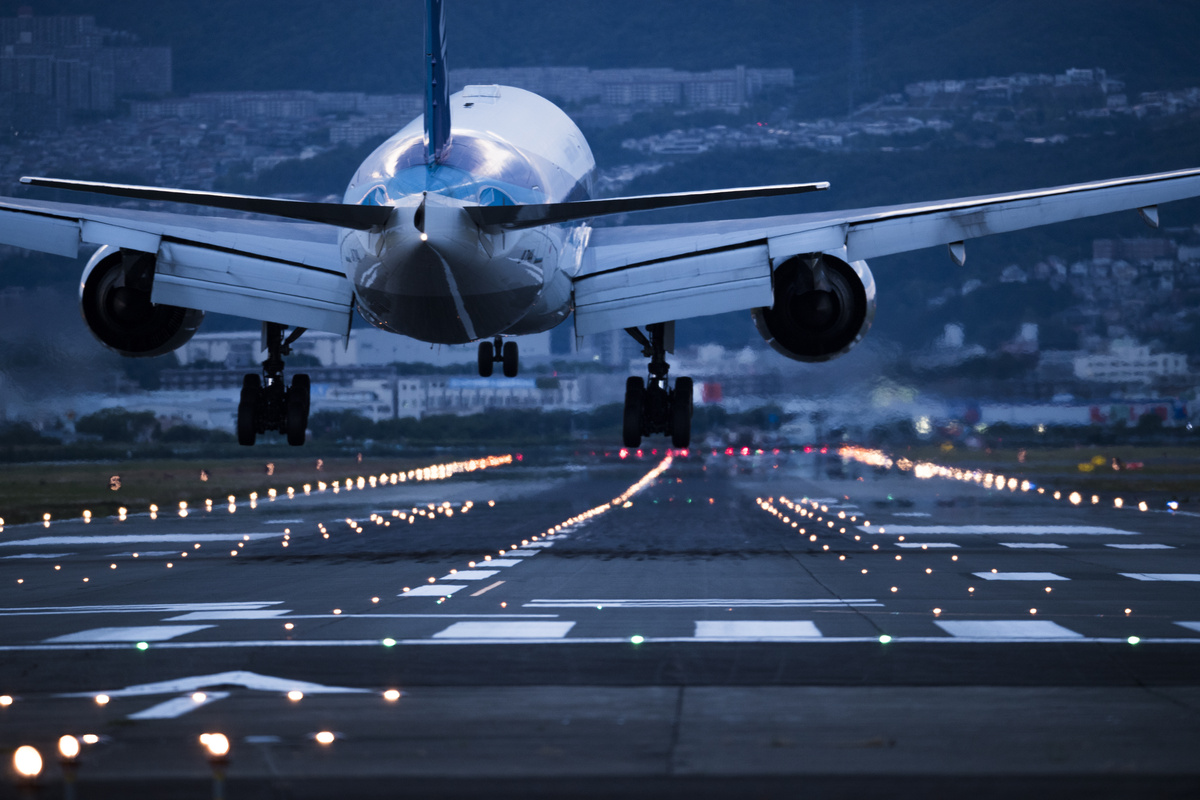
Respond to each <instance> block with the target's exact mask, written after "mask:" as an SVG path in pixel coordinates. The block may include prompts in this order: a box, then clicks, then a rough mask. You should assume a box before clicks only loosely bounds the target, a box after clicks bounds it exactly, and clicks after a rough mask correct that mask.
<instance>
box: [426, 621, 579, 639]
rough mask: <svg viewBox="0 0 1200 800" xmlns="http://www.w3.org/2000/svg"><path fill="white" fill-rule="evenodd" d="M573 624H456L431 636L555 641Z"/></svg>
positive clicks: (564, 634)
mask: <svg viewBox="0 0 1200 800" xmlns="http://www.w3.org/2000/svg"><path fill="white" fill-rule="evenodd" d="M573 627H575V623H574V622H456V623H454V624H453V625H451V626H450V627H449V628H446V629H445V630H442V631H438V632H437V633H435V634H434V635H433V638H435V639H557V638H562V637H564V636H566V635H567V632H568V631H570V630H571V628H573Z"/></svg>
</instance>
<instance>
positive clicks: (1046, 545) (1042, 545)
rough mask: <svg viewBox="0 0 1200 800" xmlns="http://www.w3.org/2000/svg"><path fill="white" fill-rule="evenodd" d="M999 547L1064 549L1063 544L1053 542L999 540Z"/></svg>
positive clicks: (1065, 547)
mask: <svg viewBox="0 0 1200 800" xmlns="http://www.w3.org/2000/svg"><path fill="white" fill-rule="evenodd" d="M1000 546H1001V547H1011V548H1012V549H1014V550H1066V549H1067V546H1066V545H1065V544H1055V543H1054V542H1001V543H1000Z"/></svg>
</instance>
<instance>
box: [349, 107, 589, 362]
mask: <svg viewBox="0 0 1200 800" xmlns="http://www.w3.org/2000/svg"><path fill="white" fill-rule="evenodd" d="M450 104H451V109H452V113H453V120H454V127H453V132H452V136H451V139H450V145H449V147H448V149H447V150H446V151H445V152H444V153H443V155H442V158H441V159H440V160H439V161H437V162H435V163H427V159H426V143H425V138H424V137H425V132H424V122H423V118H421V117H418V118H417V119H415V120H413V121H412V122H411V123H409V124H408V125H407V126H405V127H404V128H403V129H402V130H401V131H400V132H399V133H397V134H396V135H395V136H392V137H391V138H390V139H388V140H387V141H386V142H384V143H383V144H382V145H380V146H379V148H378V149H376V150H375V152H374V153H372V154H371V155H370V156H369V157H368V158H367V160H366V161H364V162H363V164H362V165H361V166H360V167H359V169H358V171H357V173H355V175H354V178H353V180H352V181H351V183H350V186H349V187H348V188H347V190H346V194H345V198H344V202H346V203H354V204H363V205H379V206H391V207H393V208H394V209H395V210H394V211H393V212H392V216H391V218H390V219H389V221H388V224H387V225H386V226H385V227H384V228H383V229H382V231H379V232H373V231H358V230H347V231H346V232H345V233H344V234H343V237H342V240H341V255H342V259H343V267H344V268H345V270H346V273H347V275H348V276H349V277H350V279H351V280H352V281H353V282H354V286H355V298H356V303H357V306H358V310H359V312H360V313H361V314H362V316H363V317H364V318H365V319H366V320H367V321H369V322H370V323H371V324H373V325H375V326H377V327H379V328H382V329H383V330H387V331H390V332H392V333H399V334H403V335H405V336H410V337H412V338H414V339H419V340H421V341H426V342H436V343H441V344H460V343H465V342H470V341H474V340H477V339H483V338H489V337H492V336H496V335H500V334H505V335H517V334H528V333H537V332H540V331H544V330H548V329H550V328H552V327H554V326H555V325H557V324H558V323H560V322H562V321H563V320H564V319H565V318H566V317H567V315H568V314H569V313H570V310H571V278H572V276H573V275H574V273H575V270H576V269H577V268H578V265H579V263H580V261H581V259H582V257H583V251H584V248H585V247H586V246H587V235H588V231H589V228H588V227H587V226H586V225H582V224H580V223H571V224H560V225H544V226H540V227H536V228H529V229H525V230H515V231H504V230H495V231H487V230H483V229H481V228H479V227H478V226H477V225H475V223H474V222H473V221H472V220H471V219H470V218H469V217H468V216H467V214H466V213H465V212H464V211H463V208H465V207H466V206H473V205H485V206H487V205H513V204H522V205H524V204H540V203H558V202H566V201H575V200H585V199H588V198H589V196H590V193H591V179H592V172H593V170H594V168H595V163H596V162H595V159H594V158H593V157H592V152H591V150H590V148H589V147H588V145H587V142H586V140H585V139H584V137H583V134H582V133H581V132H580V131H579V128H578V127H576V125H575V123H574V122H572V121H571V119H570V118H569V117H568V116H567V115H566V114H565V113H564V112H563V111H562V110H561V109H559V108H558V107H557V106H555V105H554V104H553V103H551V102H549V101H548V100H545V99H543V98H541V97H539V96H537V95H535V94H532V93H531V92H527V91H524V90H522V89H516V88H513V87H509V86H468V87H467V88H466V89H464V90H463V91H462V92H459V93H458V94H455V95H452V96H451V97H450Z"/></svg>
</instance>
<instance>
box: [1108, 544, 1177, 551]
mask: <svg viewBox="0 0 1200 800" xmlns="http://www.w3.org/2000/svg"><path fill="white" fill-rule="evenodd" d="M1104 546H1105V547H1115V548H1116V549H1118V550H1174V549H1175V548H1174V547H1173V546H1172V545H1169V544H1106V545H1104Z"/></svg>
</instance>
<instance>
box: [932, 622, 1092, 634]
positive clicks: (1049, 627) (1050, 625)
mask: <svg viewBox="0 0 1200 800" xmlns="http://www.w3.org/2000/svg"><path fill="white" fill-rule="evenodd" d="M933 624H934V625H937V626H938V627H939V628H941V629H942V630H944V631H945V632H946V633H948V634H950V635H951V636H955V637H969V638H972V639H1082V638H1084V636H1083V634H1082V633H1076V632H1075V631H1073V630H1070V629H1069V628H1064V627H1063V626H1062V625H1059V624H1058V623H1057V622H1051V621H1050V620H1048V619H994V620H934V622H933Z"/></svg>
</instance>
